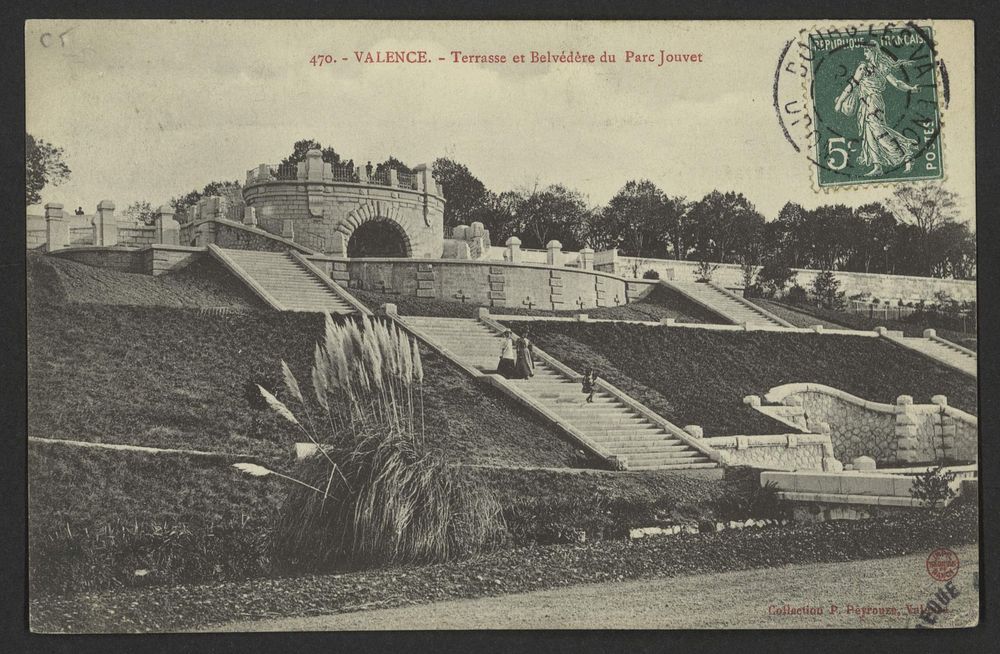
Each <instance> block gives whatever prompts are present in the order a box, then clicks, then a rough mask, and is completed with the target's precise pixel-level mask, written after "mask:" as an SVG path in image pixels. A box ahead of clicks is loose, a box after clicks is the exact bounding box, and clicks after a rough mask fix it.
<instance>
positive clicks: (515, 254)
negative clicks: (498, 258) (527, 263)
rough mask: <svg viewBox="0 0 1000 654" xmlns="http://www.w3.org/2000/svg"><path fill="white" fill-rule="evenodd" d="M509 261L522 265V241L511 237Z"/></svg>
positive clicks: (508, 249) (508, 240) (508, 241)
mask: <svg viewBox="0 0 1000 654" xmlns="http://www.w3.org/2000/svg"><path fill="white" fill-rule="evenodd" d="M506 245H507V261H510V262H511V263H521V239H519V238H518V237H516V236H511V237H510V238H508V239H507V243H506Z"/></svg>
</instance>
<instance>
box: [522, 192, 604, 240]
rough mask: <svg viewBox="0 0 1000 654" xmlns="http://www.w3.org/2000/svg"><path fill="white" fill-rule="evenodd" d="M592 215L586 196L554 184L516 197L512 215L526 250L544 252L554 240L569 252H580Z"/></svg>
mask: <svg viewBox="0 0 1000 654" xmlns="http://www.w3.org/2000/svg"><path fill="white" fill-rule="evenodd" d="M589 212H590V209H589V208H588V207H587V201H586V199H585V198H584V197H583V194H581V193H579V192H578V191H574V190H571V189H568V188H566V187H565V186H562V185H561V184H553V185H552V186H549V187H547V188H545V189H542V190H538V189H537V188H536V189H534V190H532V191H530V192H527V191H521V192H519V193H517V198H516V199H515V201H514V204H513V206H512V211H511V215H512V218H513V224H514V229H515V231H516V233H518V234H520V236H521V238H522V239H523V241H522V245H523V246H524V247H528V248H539V249H542V248H545V246H546V244H547V243H548V242H549V241H551V240H553V239H555V240H557V241H559V242H561V243H562V245H563V247H564V248H566V249H567V250H578V249H580V248H581V247H583V240H584V235H585V231H586V225H587V222H588V221H587V217H588V214H589Z"/></svg>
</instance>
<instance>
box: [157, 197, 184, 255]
mask: <svg viewBox="0 0 1000 654" xmlns="http://www.w3.org/2000/svg"><path fill="white" fill-rule="evenodd" d="M156 242H157V243H160V244H162V245H178V244H179V243H180V230H179V229H178V225H177V221H176V220H174V208H173V207H171V206H170V205H169V204H164V205H161V206H160V208H159V209H157V210H156Z"/></svg>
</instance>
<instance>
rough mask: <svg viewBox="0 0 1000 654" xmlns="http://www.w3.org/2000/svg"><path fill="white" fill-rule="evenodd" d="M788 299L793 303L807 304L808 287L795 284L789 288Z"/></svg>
mask: <svg viewBox="0 0 1000 654" xmlns="http://www.w3.org/2000/svg"><path fill="white" fill-rule="evenodd" d="M787 299H788V301H789V302H791V303H792V304H805V303H806V301H807V300H808V296H807V294H806V289H804V288H802V287H801V286H799V285H798V284H795V285H793V286H792V287H791V288H790V289H788V296H787Z"/></svg>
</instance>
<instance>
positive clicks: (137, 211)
mask: <svg viewBox="0 0 1000 654" xmlns="http://www.w3.org/2000/svg"><path fill="white" fill-rule="evenodd" d="M124 213H125V217H126V218H128V219H129V220H131V221H132V222H134V223H138V224H140V225H153V224H155V223H156V211H155V210H154V209H153V206H152V205H151V204H150V203H149V202H148V201H146V200H142V201H136V202H133V203H132V204H130V205H128V206H127V207H125V212H124Z"/></svg>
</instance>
